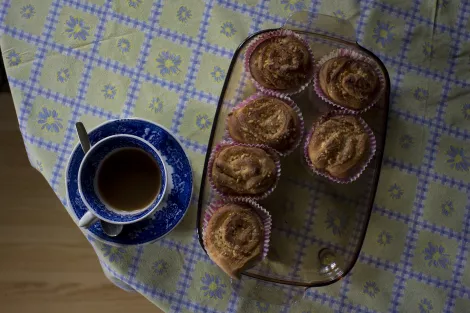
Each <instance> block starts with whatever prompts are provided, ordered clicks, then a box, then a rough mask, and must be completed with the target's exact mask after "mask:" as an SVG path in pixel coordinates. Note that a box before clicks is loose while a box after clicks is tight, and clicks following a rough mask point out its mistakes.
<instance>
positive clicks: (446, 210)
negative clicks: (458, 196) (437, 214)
mask: <svg viewBox="0 0 470 313" xmlns="http://www.w3.org/2000/svg"><path fill="white" fill-rule="evenodd" d="M454 211H455V209H454V203H453V202H452V200H446V201H444V202H443V203H442V204H441V213H442V215H444V216H452V213H454Z"/></svg>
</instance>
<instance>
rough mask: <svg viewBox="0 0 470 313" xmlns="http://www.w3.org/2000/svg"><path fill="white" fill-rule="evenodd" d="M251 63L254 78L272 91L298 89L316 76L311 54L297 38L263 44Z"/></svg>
mask: <svg viewBox="0 0 470 313" xmlns="http://www.w3.org/2000/svg"><path fill="white" fill-rule="evenodd" d="M249 62H250V70H251V74H252V75H253V78H254V79H255V80H256V81H257V82H259V83H260V84H261V85H262V86H264V87H266V88H270V89H276V90H289V89H292V88H297V87H300V86H302V85H303V84H305V83H306V82H307V81H308V80H309V78H310V77H311V75H312V57H311V55H310V53H309V50H308V48H307V47H306V46H305V44H304V43H303V42H302V41H300V40H299V39H298V38H296V37H295V36H278V37H273V38H270V39H267V40H265V41H263V42H261V43H260V44H259V45H258V47H256V48H255V50H254V51H253V53H252V55H251V58H250V60H249Z"/></svg>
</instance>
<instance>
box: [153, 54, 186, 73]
mask: <svg viewBox="0 0 470 313" xmlns="http://www.w3.org/2000/svg"><path fill="white" fill-rule="evenodd" d="M156 61H157V63H158V68H159V69H160V74H161V75H162V76H165V75H168V74H177V73H179V72H180V69H179V67H178V66H180V65H181V57H180V56H179V55H176V54H172V53H170V52H168V51H163V52H160V54H159V55H158V58H157V59H156Z"/></svg>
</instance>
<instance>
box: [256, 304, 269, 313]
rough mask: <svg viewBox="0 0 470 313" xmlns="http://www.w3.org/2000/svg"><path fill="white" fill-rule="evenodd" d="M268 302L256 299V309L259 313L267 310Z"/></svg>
mask: <svg viewBox="0 0 470 313" xmlns="http://www.w3.org/2000/svg"><path fill="white" fill-rule="evenodd" d="M269 307H270V304H269V303H266V302H261V301H256V309H257V310H258V312H259V313H265V312H268V311H269Z"/></svg>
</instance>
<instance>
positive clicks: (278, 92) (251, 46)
mask: <svg viewBox="0 0 470 313" xmlns="http://www.w3.org/2000/svg"><path fill="white" fill-rule="evenodd" d="M279 36H294V37H295V38H297V39H298V40H300V41H301V42H302V43H303V44H304V45H305V46H306V47H307V49H308V52H309V53H310V57H311V58H312V68H311V77H309V79H308V80H307V82H306V83H305V84H303V85H301V86H299V87H297V88H293V89H291V90H287V91H282V90H277V89H270V88H266V87H264V86H262V85H261V84H260V83H258V81H256V79H255V78H254V77H253V75H251V69H250V58H251V55H252V54H253V52H254V51H255V49H256V48H257V47H258V45H259V44H261V43H262V42H264V41H266V40H268V39H271V38H273V37H279ZM245 71H246V72H247V73H248V74H249V77H250V79H251V81H252V82H253V84H254V85H255V87H256V89H258V90H259V91H261V92H263V93H265V94H267V95H270V96H279V95H281V96H282V95H288V96H291V95H295V94H297V93H299V92H301V91H303V90H304V89H305V88H307V87H308V85H310V83H311V82H312V80H313V77H314V74H315V58H314V56H313V51H312V49H311V48H310V45H309V44H308V42H307V41H306V40H305V39H303V38H302V37H301V36H299V35H298V34H296V33H295V32H293V31H291V30H287V29H280V30H275V31H272V32H268V33H264V34H262V35H260V36H259V37H258V38H256V39H254V40H253V41H252V42H251V43H250V44H249V45H248V47H247V48H246V52H245Z"/></svg>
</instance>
